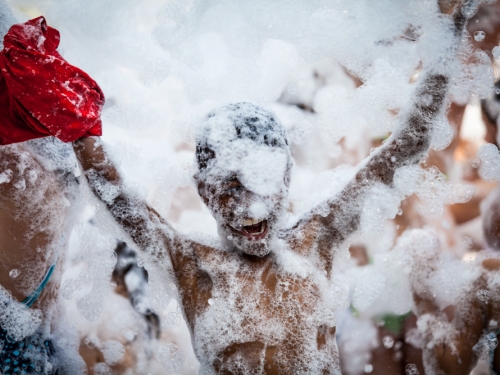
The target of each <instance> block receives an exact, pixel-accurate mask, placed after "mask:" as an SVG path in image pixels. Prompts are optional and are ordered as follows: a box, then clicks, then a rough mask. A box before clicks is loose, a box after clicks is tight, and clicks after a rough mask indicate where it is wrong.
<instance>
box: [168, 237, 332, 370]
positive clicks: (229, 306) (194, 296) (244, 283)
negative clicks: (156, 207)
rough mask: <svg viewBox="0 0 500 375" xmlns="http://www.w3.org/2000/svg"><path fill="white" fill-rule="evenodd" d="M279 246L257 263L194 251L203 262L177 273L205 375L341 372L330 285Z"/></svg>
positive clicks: (252, 259)
mask: <svg viewBox="0 0 500 375" xmlns="http://www.w3.org/2000/svg"><path fill="white" fill-rule="evenodd" d="M280 247H281V249H280V250H279V251H278V252H275V253H274V254H273V253H271V254H270V255H268V256H266V257H263V258H258V257H252V256H247V255H242V254H241V253H233V252H226V251H224V250H220V249H212V248H208V247H206V246H202V245H195V253H196V257H195V258H196V263H197V264H196V265H194V264H192V262H186V263H185V264H184V267H182V269H183V270H179V271H178V272H177V279H178V280H179V284H180V290H181V298H182V302H183V305H184V310H185V313H186V318H187V321H188V324H189V326H190V328H191V332H192V335H193V345H194V349H195V353H196V355H197V357H198V359H199V360H200V362H201V368H202V374H214V373H217V374H340V367H339V359H338V353H337V346H336V342H335V328H334V327H335V322H334V320H335V316H334V312H333V309H332V308H331V306H328V302H327V301H328V298H327V296H326V295H325V294H326V293H328V290H329V289H328V287H329V286H330V285H329V281H328V279H327V277H326V275H324V274H322V273H321V272H320V271H318V269H317V268H316V267H315V266H314V265H313V264H312V263H311V262H310V261H309V260H308V259H306V258H304V257H302V256H300V255H297V254H295V253H292V252H291V251H290V250H288V249H287V248H288V246H287V244H286V243H282V246H280ZM276 253H277V254H278V255H276ZM280 259H286V261H285V262H286V263H288V265H286V264H283V262H282V261H280ZM291 259H293V261H291V262H289V260H291ZM195 268H196V271H194V269H195ZM193 271H194V273H193ZM188 275H190V276H188ZM330 287H331V286H330Z"/></svg>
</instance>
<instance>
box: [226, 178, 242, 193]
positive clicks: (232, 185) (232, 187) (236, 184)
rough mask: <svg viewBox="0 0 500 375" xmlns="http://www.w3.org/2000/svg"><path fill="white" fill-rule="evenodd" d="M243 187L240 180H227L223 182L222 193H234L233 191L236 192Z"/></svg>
mask: <svg viewBox="0 0 500 375" xmlns="http://www.w3.org/2000/svg"><path fill="white" fill-rule="evenodd" d="M242 188H243V185H242V184H241V182H240V181H238V179H236V178H235V179H232V180H229V181H227V182H226V183H225V184H224V187H223V189H224V193H226V194H234V193H237V192H239V191H241V189H242Z"/></svg>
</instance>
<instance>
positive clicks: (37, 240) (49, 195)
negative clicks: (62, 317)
mask: <svg viewBox="0 0 500 375" xmlns="http://www.w3.org/2000/svg"><path fill="white" fill-rule="evenodd" d="M67 206H68V200H67V198H66V196H65V194H64V188H63V187H62V186H61V182H60V180H58V179H57V177H56V175H55V173H54V172H53V171H49V170H47V169H46V168H45V167H44V166H43V165H42V164H41V163H40V162H39V161H38V160H37V158H36V157H34V155H33V153H32V151H31V150H30V149H29V147H26V146H25V145H24V144H17V145H10V146H2V147H0V259H1V260H2V261H1V262H0V284H1V286H2V287H3V288H4V289H6V290H7V291H8V292H10V293H11V294H12V296H13V297H14V298H15V299H16V300H18V301H23V300H24V299H25V298H26V297H27V296H29V295H30V294H31V293H32V292H33V291H34V290H35V289H36V288H37V287H38V286H39V285H40V283H41V281H42V280H43V279H44V277H45V276H46V274H47V271H48V269H49V268H50V266H51V265H53V264H54V263H55V262H56V261H57V259H58V254H60V253H62V247H63V246H64V242H65V241H64V237H63V232H64V227H65V222H66V219H67ZM59 263H61V262H59ZM58 273H59V268H56V270H55V272H54V274H53V276H52V279H51V281H50V282H49V283H48V284H47V286H46V288H45V289H44V291H43V293H42V294H41V295H40V297H39V299H38V300H37V302H36V304H35V307H40V306H41V305H42V304H43V302H44V301H47V300H51V299H54V298H55V296H56V295H57V289H58V286H57V285H58V283H56V282H54V281H55V279H56V278H57V275H58Z"/></svg>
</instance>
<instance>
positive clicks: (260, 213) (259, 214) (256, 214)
mask: <svg viewBox="0 0 500 375" xmlns="http://www.w3.org/2000/svg"><path fill="white" fill-rule="evenodd" d="M268 214H269V212H268V210H267V206H266V204H265V203H264V202H262V201H255V202H252V204H250V207H248V216H249V218H251V219H255V220H263V219H265V218H267V215H268Z"/></svg>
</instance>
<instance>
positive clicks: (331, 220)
mask: <svg viewBox="0 0 500 375" xmlns="http://www.w3.org/2000/svg"><path fill="white" fill-rule="evenodd" d="M447 86H448V79H447V78H446V77H444V76H439V75H427V76H426V77H424V78H423V79H422V81H421V83H420V85H419V88H418V89H417V91H416V94H417V97H416V98H415V99H414V106H415V109H414V110H413V111H410V113H409V115H408V118H407V119H406V122H407V125H406V126H405V127H403V129H402V130H401V131H400V133H399V134H398V136H397V137H393V138H392V139H391V140H390V141H388V142H387V143H386V145H384V146H382V147H381V148H380V150H379V152H376V153H374V155H373V156H372V157H371V159H370V160H369V161H368V162H367V163H366V165H365V166H364V167H362V168H361V169H360V170H359V172H358V173H357V174H356V176H355V178H354V179H353V180H352V181H351V182H350V183H349V184H348V185H347V186H346V187H345V188H344V190H343V191H342V192H341V193H340V194H339V195H338V196H336V197H334V198H332V199H330V200H328V201H327V202H326V204H327V205H328V208H329V212H328V213H327V214H326V215H324V216H322V215H319V214H317V213H315V212H314V211H312V212H310V213H309V214H306V215H305V216H304V217H303V218H302V219H301V220H300V221H299V222H298V223H297V224H296V225H295V226H294V227H293V228H288V229H278V230H277V231H276V232H277V234H276V236H277V238H279V239H280V240H281V241H283V242H284V243H285V244H286V246H287V247H288V248H289V249H290V251H292V252H294V253H296V254H298V255H300V256H302V257H304V261H307V262H309V263H310V264H312V265H313V266H314V267H315V268H316V270H317V271H318V272H319V273H320V274H321V273H324V274H326V276H327V277H330V276H331V271H332V264H333V260H334V259H333V257H334V252H333V251H332V249H333V248H338V247H339V246H340V245H341V244H342V243H343V242H344V241H345V240H346V239H347V238H348V237H349V235H350V234H351V233H352V232H354V231H355V230H356V229H357V228H358V226H359V217H360V214H361V203H362V202H363V199H364V197H365V196H366V194H367V190H368V189H369V188H370V187H371V186H373V184H374V183H375V182H378V183H383V184H387V185H389V186H390V185H391V184H392V179H393V176H394V173H395V171H396V170H397V168H399V167H401V166H405V165H410V164H413V163H418V162H419V161H420V159H421V157H422V156H423V155H424V154H425V152H426V151H427V148H428V146H429V143H430V136H429V130H430V128H431V121H432V119H433V118H434V117H435V116H436V115H437V114H438V113H439V111H441V108H442V105H443V103H444V99H445V93H446V90H447ZM425 95H431V96H432V98H433V100H432V102H431V103H429V101H426V103H425V104H424V103H421V102H420V101H419V97H420V96H425ZM74 148H75V152H76V154H77V157H78V159H79V160H80V162H81V164H82V167H83V170H84V171H85V174H86V176H87V179H88V181H89V183H90V186H91V188H92V189H93V190H94V193H95V194H96V195H97V196H98V197H99V198H101V200H103V202H104V203H105V204H106V205H107V207H108V210H109V211H110V213H111V214H112V215H113V216H114V218H115V220H116V221H117V222H118V223H119V224H120V225H121V226H122V227H123V228H124V229H125V231H126V232H127V233H128V234H129V235H130V236H131V238H132V239H133V241H134V242H135V243H136V244H137V245H138V247H139V248H141V249H142V250H143V251H144V252H146V253H148V254H149V255H150V256H152V257H153V258H157V259H158V261H161V260H162V259H164V258H165V257H170V259H171V260H172V264H173V271H174V274H175V277H176V281H177V285H178V288H179V291H180V295H181V300H182V305H183V308H184V312H185V316H186V320H187V322H188V325H189V326H190V328H191V332H192V335H193V340H194V341H196V336H197V335H198V334H200V332H199V331H198V328H197V325H196V324H197V321H198V320H199V319H200V318H201V317H203V314H204V313H205V311H206V309H207V308H208V306H209V302H208V301H209V299H210V298H211V295H212V291H213V290H214V288H216V289H217V288H219V287H221V286H220V285H219V284H218V283H222V284H224V283H225V281H224V280H225V278H226V277H228V276H227V275H224V273H223V271H222V270H221V271H220V272H218V271H217V265H219V264H223V263H224V262H230V263H232V264H235V265H237V267H236V268H237V269H238V270H239V271H241V272H235V273H234V274H233V275H232V279H231V280H230V281H227V283H228V288H229V292H231V288H235V290H237V291H243V290H244V289H245V288H246V287H247V286H249V285H257V286H258V290H259V293H260V298H261V303H260V304H259V309H258V311H256V312H255V313H256V314H257V315H259V316H260V317H266V316H269V317H272V318H273V319H277V320H278V321H280V319H281V321H282V322H283V323H286V320H285V318H284V316H283V317H281V318H280V311H279V310H278V309H276V308H275V306H274V305H273V303H272V301H275V300H276V299H277V298H281V297H280V296H278V295H277V294H276V289H275V288H276V287H275V285H276V282H275V281H274V280H277V279H280V280H282V281H283V282H285V283H286V282H288V283H291V284H292V285H294V288H293V289H292V290H291V291H290V295H289V297H288V298H293V301H294V303H295V304H296V306H297V312H298V313H299V312H300V311H308V310H314V309H315V308H318V306H319V300H320V296H319V286H318V285H315V284H314V280H313V279H311V278H299V279H298V278H297V277H295V276H292V275H290V274H287V273H286V272H283V269H282V267H281V266H280V264H279V263H278V261H277V258H276V256H275V255H274V254H273V251H272V250H273V249H272V248H271V247H270V246H271V244H272V243H273V241H272V239H271V238H268V239H266V238H265V239H264V240H265V241H264V243H267V244H268V247H267V251H265V254H266V255H262V256H261V257H259V256H256V255H254V254H256V252H255V248H254V247H253V246H252V245H253V243H252V242H251V241H252V240H249V239H248V238H247V236H245V235H244V234H243V233H241V231H240V232H238V231H233V232H232V234H233V236H240V237H239V238H240V239H242V241H241V242H240V244H242V245H243V246H242V247H240V248H237V249H233V251H221V250H220V249H217V248H211V247H209V246H204V245H202V244H199V243H196V242H194V241H191V240H189V239H187V238H185V237H184V236H182V235H181V234H179V233H176V232H175V231H174V230H173V229H172V228H171V227H170V226H169V225H168V223H166V222H165V221H164V220H163V219H162V218H161V217H160V215H159V214H158V213H156V211H154V209H152V208H151V207H149V206H147V205H146V204H145V203H144V202H142V201H141V200H139V199H137V198H135V197H133V196H131V195H129V194H127V193H126V192H125V190H124V189H123V184H122V180H121V178H120V176H119V174H118V172H117V171H116V169H115V168H114V166H113V165H112V163H111V162H110V160H109V158H108V157H107V155H106V153H105V150H104V148H103V147H102V144H101V143H100V141H99V139H97V138H83V139H80V140H79V141H77V142H75V143H74ZM231 183H234V184H236V185H238V184H239V182H237V181H232V182H231ZM102 184H110V185H112V186H113V187H114V188H116V189H117V192H118V193H117V195H116V196H115V197H112V198H111V199H110V198H109V197H107V196H104V195H103V194H102V190H101V186H102ZM238 188H239V189H244V187H240V186H239V185H238ZM210 189H211V187H210V186H201V187H200V191H201V192H202V197H203V199H204V200H205V201H206V203H207V205H208V206H209V207H211V206H212V210H214V209H215V207H217V209H218V210H219V213H220V212H227V211H232V212H234V210H235V207H233V205H234V204H236V203H235V201H234V199H233V200H231V199H230V198H231V197H230V195H229V194H222V195H217V194H212V196H208V194H207V196H205V195H204V193H203V191H207V190H209V191H210ZM241 195H242V196H246V197H247V198H246V199H245V200H244V201H245V202H250V201H252V199H253V198H256V197H254V196H253V193H252V192H250V191H247V190H246V189H244V190H243V191H242V192H241ZM233 198H234V197H233ZM264 198H269V199H272V197H264ZM239 204H242V202H240V203H239ZM243 211H244V210H243ZM271 215H272V212H271ZM216 217H217V218H218V220H219V223H218V224H219V226H221V227H228V226H230V223H232V222H233V215H227V216H224V215H223V214H219V215H217V216H216ZM241 219H247V218H246V217H242V218H241ZM267 225H268V230H269V232H272V231H273V230H276V229H277V228H273V221H272V220H268V223H267ZM266 241H267V242H266ZM257 254H259V255H260V254H262V252H260V251H259V249H258V251H257ZM238 293H239V292H238ZM238 293H236V294H238ZM311 301H318V303H316V302H314V303H312V302H311ZM241 309H242V307H241V306H240V307H238V305H237V304H236V305H235V306H234V310H233V313H234V314H239V313H240V312H241ZM298 315H300V314H298ZM295 321H296V323H293V324H290V325H286V324H285V327H286V332H287V333H286V335H285V338H283V337H282V338H281V339H280V340H276V341H273V342H263V341H262V340H261V339H260V337H265V332H264V331H262V332H260V331H259V328H260V327H259V326H254V327H253V329H254V331H255V334H254V339H252V340H248V341H245V342H233V343H230V344H229V345H228V346H227V347H226V348H225V349H223V350H221V352H220V353H219V355H218V358H217V360H215V361H214V362H213V363H211V364H210V366H211V367H212V368H213V370H214V371H216V372H218V373H227V374H229V373H235V374H236V373H239V372H238V371H237V370H231V371H230V370H227V371H226V370H225V368H230V366H231V363H233V362H234V358H235V356H236V357H238V358H243V359H244V360H245V361H246V363H247V364H249V365H250V364H251V363H254V364H255V366H256V367H255V368H256V369H257V368H259V367H257V366H260V365H263V370H262V371H264V372H263V373H267V374H289V373H292V372H293V371H295V370H296V369H297V366H299V364H297V363H296V361H295V358H297V357H296V354H297V353H306V352H307V350H306V349H308V348H310V346H308V347H305V346H303V345H305V342H302V341H301V340H298V341H297V340H290V339H287V338H286V337H309V338H310V337H312V336H314V337H315V338H316V349H315V350H316V351H317V352H318V353H319V352H320V351H324V350H328V351H330V352H331V365H328V366H325V367H324V369H323V370H322V371H323V373H325V374H330V373H334V372H335V371H336V369H337V368H338V362H337V361H338V359H337V357H338V356H337V349H336V344H335V340H334V332H335V329H334V327H332V326H331V325H328V324H327V323H326V322H319V321H318V322H317V326H316V327H315V329H314V331H311V327H309V326H308V325H307V324H305V322H303V323H304V324H300V322H301V319H300V317H299V316H297V319H295ZM297 323H298V324H297ZM242 329H244V327H242ZM261 329H262V330H265V327H262V328H261ZM305 331H306V332H305ZM325 346H326V348H325ZM197 355H198V357H199V359H200V360H203V358H204V353H197ZM283 356H284V357H286V358H288V359H289V361H288V362H287V366H288V367H283V366H282V367H278V366H277V359H278V358H280V357H283ZM299 358H301V357H299ZM257 359H259V361H260V362H259V361H257ZM297 360H298V359H297Z"/></svg>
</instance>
